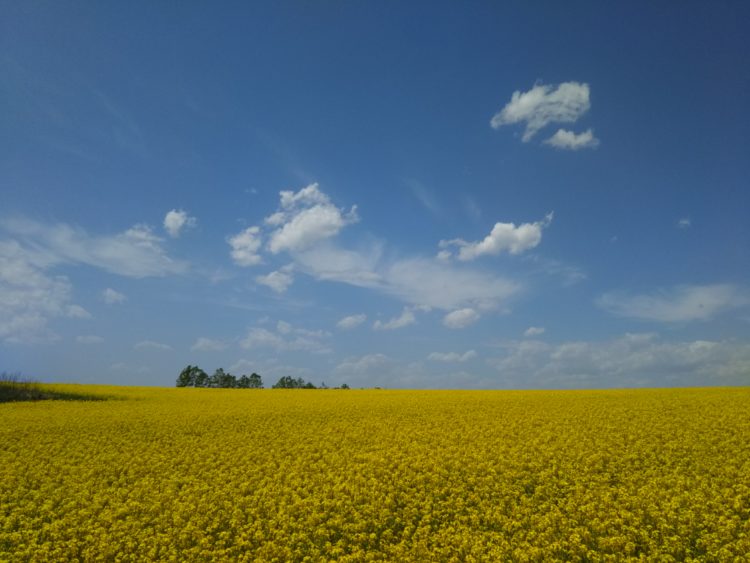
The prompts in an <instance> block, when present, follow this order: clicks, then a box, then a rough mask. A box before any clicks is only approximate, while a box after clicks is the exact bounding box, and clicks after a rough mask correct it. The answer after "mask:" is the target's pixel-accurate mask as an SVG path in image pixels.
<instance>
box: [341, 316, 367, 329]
mask: <svg viewBox="0 0 750 563" xmlns="http://www.w3.org/2000/svg"><path fill="white" fill-rule="evenodd" d="M366 320H367V315H365V314H364V313H363V314H360V315H349V316H348V317H344V318H343V319H341V320H340V321H339V322H337V323H336V326H337V327H338V328H341V329H344V330H350V329H353V328H356V327H358V326H359V325H361V324H362V323H363V322H365V321H366Z"/></svg>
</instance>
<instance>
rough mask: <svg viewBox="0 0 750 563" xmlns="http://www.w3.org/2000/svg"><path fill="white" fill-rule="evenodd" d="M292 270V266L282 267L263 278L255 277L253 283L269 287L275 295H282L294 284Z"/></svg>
mask: <svg viewBox="0 0 750 563" xmlns="http://www.w3.org/2000/svg"><path fill="white" fill-rule="evenodd" d="M292 270H293V266H292V265H288V266H284V267H283V268H281V269H279V270H276V271H274V272H271V273H270V274H266V275H265V276H256V277H255V281H256V282H257V283H259V284H261V285H265V286H267V287H270V288H271V289H272V290H273V291H275V292H276V293H284V292H285V291H286V290H287V289H289V286H290V285H292V283H294V276H293V275H292Z"/></svg>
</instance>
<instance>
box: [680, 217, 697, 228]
mask: <svg viewBox="0 0 750 563" xmlns="http://www.w3.org/2000/svg"><path fill="white" fill-rule="evenodd" d="M692 224H693V222H692V221H691V220H690V217H683V218H681V219H680V220H679V221H677V228H679V229H688V228H690V227H691V226H692Z"/></svg>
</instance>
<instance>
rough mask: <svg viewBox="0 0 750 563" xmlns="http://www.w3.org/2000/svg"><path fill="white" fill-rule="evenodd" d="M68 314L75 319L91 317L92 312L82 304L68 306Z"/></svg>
mask: <svg viewBox="0 0 750 563" xmlns="http://www.w3.org/2000/svg"><path fill="white" fill-rule="evenodd" d="M65 311H66V315H67V316H68V317H71V318H73V319H90V318H91V313H89V312H88V311H87V310H86V309H84V308H83V307H81V306H80V305H68V306H67V308H66V310H65Z"/></svg>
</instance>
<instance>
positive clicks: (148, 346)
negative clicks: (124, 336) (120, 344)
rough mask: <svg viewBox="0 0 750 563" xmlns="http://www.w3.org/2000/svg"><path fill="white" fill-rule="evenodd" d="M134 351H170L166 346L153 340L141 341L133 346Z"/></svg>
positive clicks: (170, 348) (169, 347)
mask: <svg viewBox="0 0 750 563" xmlns="http://www.w3.org/2000/svg"><path fill="white" fill-rule="evenodd" d="M133 348H135V349H136V350H172V347H171V346H169V345H168V344H162V343H161V342H154V341H153V340H142V341H140V342H138V343H137V344H136V345H135V346H133Z"/></svg>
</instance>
